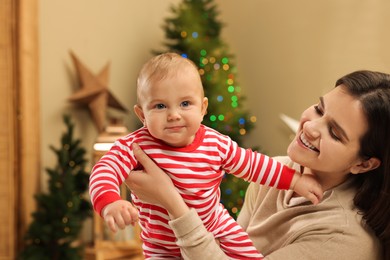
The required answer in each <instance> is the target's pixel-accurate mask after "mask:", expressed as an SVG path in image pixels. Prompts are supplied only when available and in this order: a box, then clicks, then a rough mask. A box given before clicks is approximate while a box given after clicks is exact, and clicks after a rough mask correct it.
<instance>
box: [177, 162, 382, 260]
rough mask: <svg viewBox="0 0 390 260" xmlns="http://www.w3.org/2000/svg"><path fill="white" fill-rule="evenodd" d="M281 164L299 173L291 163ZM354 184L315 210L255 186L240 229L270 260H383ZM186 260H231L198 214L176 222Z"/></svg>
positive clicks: (336, 190)
mask: <svg viewBox="0 0 390 260" xmlns="http://www.w3.org/2000/svg"><path fill="white" fill-rule="evenodd" d="M277 159H278V160H280V161H281V162H283V163H285V164H287V165H288V166H289V167H291V168H295V169H297V170H298V169H299V165H297V164H294V163H293V162H291V160H289V158H288V157H278V158H277ZM354 194H355V189H354V188H353V187H352V186H351V185H350V182H346V183H343V184H341V185H340V186H338V187H335V188H333V189H332V190H328V191H326V192H325V194H324V198H323V200H322V201H321V203H320V204H318V205H316V206H314V205H312V204H311V203H310V202H309V201H308V200H306V199H304V198H302V197H292V191H283V190H276V189H272V188H268V187H265V186H260V185H258V184H253V183H251V184H250V185H249V187H248V190H247V193H246V198H245V203H244V207H243V209H242V211H241V213H240V215H239V217H238V220H237V221H238V223H239V224H240V225H241V226H242V227H243V228H244V230H246V231H247V232H248V234H249V236H250V238H251V239H252V241H253V243H254V245H255V246H256V248H258V249H259V250H260V252H261V253H262V254H263V255H265V257H266V258H265V259H269V260H309V259H313V260H322V259H324V260H325V259H326V260H329V259H337V260H350V259H353V260H377V259H378V260H379V259H382V258H381V254H380V252H381V246H380V243H379V241H378V240H377V238H376V237H375V236H374V235H373V233H372V231H371V230H370V229H369V228H366V227H365V226H364V224H363V223H362V218H361V215H359V214H358V212H357V210H356V209H355V208H354V207H353V203H352V199H353V197H354ZM170 225H171V227H172V229H173V231H174V232H175V235H176V237H177V239H178V240H177V243H178V245H179V246H180V247H181V250H182V254H183V257H184V258H185V259H213V260H218V259H227V257H226V256H225V255H224V254H223V252H222V251H221V250H220V248H219V246H218V244H217V243H215V240H214V238H213V236H212V235H211V234H210V233H207V231H206V230H205V228H204V227H203V224H202V222H201V221H200V219H199V217H198V216H197V214H196V212H195V211H194V210H191V211H190V212H189V213H188V214H186V215H184V216H182V217H181V218H179V219H175V220H173V221H170Z"/></svg>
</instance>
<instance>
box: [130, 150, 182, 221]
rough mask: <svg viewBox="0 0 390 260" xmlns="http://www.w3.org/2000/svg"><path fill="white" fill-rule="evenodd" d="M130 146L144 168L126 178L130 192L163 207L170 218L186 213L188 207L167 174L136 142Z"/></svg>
mask: <svg viewBox="0 0 390 260" xmlns="http://www.w3.org/2000/svg"><path fill="white" fill-rule="evenodd" d="M132 148H133V152H134V155H135V157H136V158H137V160H138V162H139V163H140V164H142V166H143V167H144V170H143V171H133V172H131V173H130V174H129V177H128V178H127V179H126V181H125V183H126V185H127V186H128V187H129V188H130V190H131V192H133V193H134V194H135V195H137V197H138V198H140V199H141V200H143V201H146V202H148V203H151V204H156V205H159V206H161V207H163V208H165V209H166V210H167V211H168V213H169V215H170V217H171V219H175V218H178V217H180V216H182V215H184V214H185V213H187V212H188V211H189V208H188V206H187V205H186V204H185V202H184V200H183V198H182V197H181V196H180V194H179V192H178V191H177V190H176V188H175V186H174V185H173V183H172V180H171V179H170V178H169V176H168V175H167V174H166V173H165V172H164V171H163V170H161V169H160V168H159V167H158V166H157V165H156V164H155V163H154V162H153V161H152V160H151V159H150V158H149V157H148V156H147V155H146V154H145V153H144V151H142V149H141V148H140V147H139V145H138V144H135V143H134V144H133V145H132Z"/></svg>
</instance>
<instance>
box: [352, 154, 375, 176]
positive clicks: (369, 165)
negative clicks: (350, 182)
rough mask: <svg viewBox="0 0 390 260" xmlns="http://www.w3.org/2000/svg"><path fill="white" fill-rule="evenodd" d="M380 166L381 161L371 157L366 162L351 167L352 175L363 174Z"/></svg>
mask: <svg viewBox="0 0 390 260" xmlns="http://www.w3.org/2000/svg"><path fill="white" fill-rule="evenodd" d="M380 165H381V161H380V160H379V159H378V158H375V157H371V158H370V159H368V160H364V161H362V162H360V163H359V164H357V165H354V166H352V167H351V170H350V171H351V173H352V174H359V173H365V172H368V171H371V170H374V169H376V168H378V167H379V166H380Z"/></svg>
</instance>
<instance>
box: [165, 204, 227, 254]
mask: <svg viewBox="0 0 390 260" xmlns="http://www.w3.org/2000/svg"><path fill="white" fill-rule="evenodd" d="M169 225H170V227H171V228H172V230H173V232H174V233H175V236H176V238H177V245H178V246H179V247H180V250H181V253H182V256H183V257H184V259H213V260H225V259H228V257H227V256H226V255H225V254H224V253H223V251H222V249H221V248H220V247H219V245H218V243H217V242H216V241H215V239H214V236H213V234H212V233H210V232H208V231H207V230H206V228H205V227H204V225H203V222H202V220H201V219H200V218H199V216H198V214H197V213H196V211H195V210H194V209H191V210H190V211H189V212H188V213H187V214H185V215H183V216H182V217H180V218H177V219H175V220H171V221H170V222H169Z"/></svg>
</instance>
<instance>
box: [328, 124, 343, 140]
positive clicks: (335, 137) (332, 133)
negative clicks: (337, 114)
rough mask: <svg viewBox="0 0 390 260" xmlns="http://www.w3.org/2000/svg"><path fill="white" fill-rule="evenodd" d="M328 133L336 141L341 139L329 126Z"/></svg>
mask: <svg viewBox="0 0 390 260" xmlns="http://www.w3.org/2000/svg"><path fill="white" fill-rule="evenodd" d="M329 134H330V136H331V137H332V138H333V139H334V140H336V141H340V140H341V139H340V138H339V137H338V136H337V134H336V133H335V132H334V131H333V129H332V128H331V127H329Z"/></svg>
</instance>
